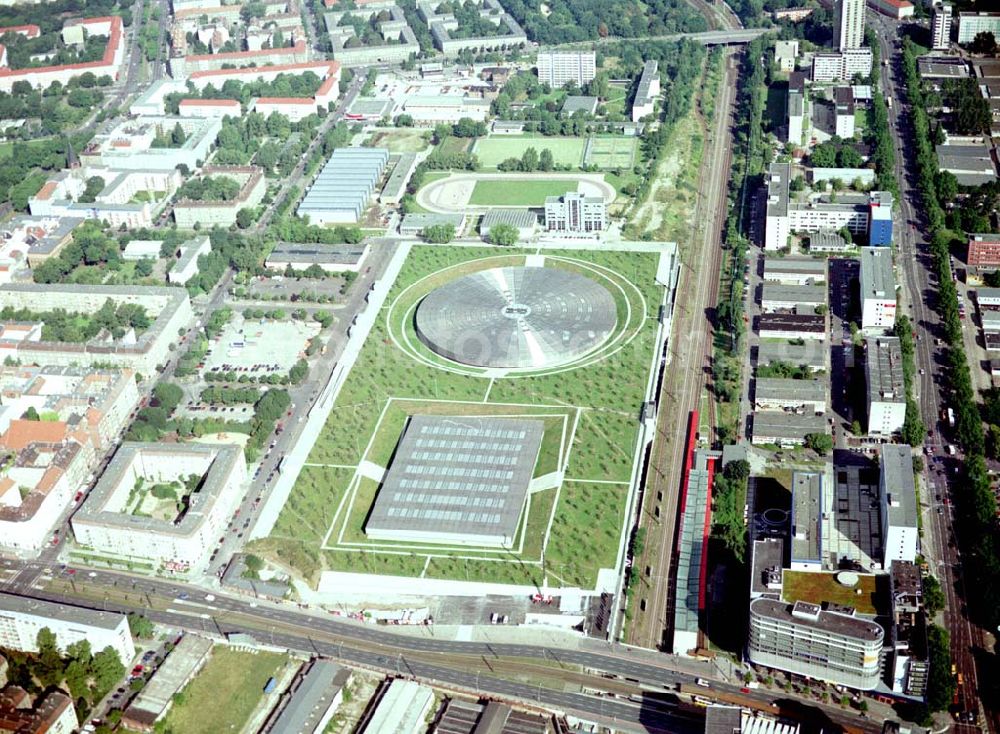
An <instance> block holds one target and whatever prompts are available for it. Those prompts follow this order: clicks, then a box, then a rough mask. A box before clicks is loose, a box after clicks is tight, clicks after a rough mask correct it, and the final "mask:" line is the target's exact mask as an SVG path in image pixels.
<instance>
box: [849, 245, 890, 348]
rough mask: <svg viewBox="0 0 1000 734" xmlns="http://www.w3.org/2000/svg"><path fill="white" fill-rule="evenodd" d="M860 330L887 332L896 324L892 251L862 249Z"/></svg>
mask: <svg viewBox="0 0 1000 734" xmlns="http://www.w3.org/2000/svg"><path fill="white" fill-rule="evenodd" d="M858 256H859V258H860V260H861V278H860V280H861V330H862V331H867V332H871V331H885V330H887V329H891V328H892V327H893V326H894V325H895V324H896V278H895V275H894V274H893V270H892V249H891V248H889V247H862V248H861V250H860V252H859V253H858Z"/></svg>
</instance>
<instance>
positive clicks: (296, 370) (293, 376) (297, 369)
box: [288, 359, 309, 385]
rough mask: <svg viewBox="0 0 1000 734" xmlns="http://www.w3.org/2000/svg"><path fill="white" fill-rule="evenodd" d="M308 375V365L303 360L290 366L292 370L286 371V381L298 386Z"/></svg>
mask: <svg viewBox="0 0 1000 734" xmlns="http://www.w3.org/2000/svg"><path fill="white" fill-rule="evenodd" d="M308 374H309V363H308V362H306V361H305V360H304V359H300V360H298V361H297V362H296V363H295V364H293V365H292V368H291V369H290V370H288V381H289V382H291V383H292V384H293V385H298V384H299V383H300V382H302V381H303V380H304V379H306V376H307V375H308Z"/></svg>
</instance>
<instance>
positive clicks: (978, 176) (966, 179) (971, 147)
mask: <svg viewBox="0 0 1000 734" xmlns="http://www.w3.org/2000/svg"><path fill="white" fill-rule="evenodd" d="M937 157H938V169H940V170H942V171H948V172H950V173H952V174H954V175H955V179H956V180H957V181H958V183H959V184H960V185H962V186H981V185H982V184H987V183H991V182H993V181H995V180H996V178H997V169H996V163H995V162H994V160H993V145H992V143H991V142H989V140H988V139H987V140H983V141H963V142H947V143H945V144H944V145H939V146H938V147H937Z"/></svg>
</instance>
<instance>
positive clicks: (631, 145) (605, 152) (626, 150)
mask: <svg viewBox="0 0 1000 734" xmlns="http://www.w3.org/2000/svg"><path fill="white" fill-rule="evenodd" d="M638 144H639V139H638V138H624V137H599V138H598V137H595V138H592V139H591V142H590V150H588V151H587V160H586V163H587V165H588V166H589V165H596V166H597V167H599V168H605V169H607V168H631V167H632V164H633V163H634V162H635V151H636V148H637V147H638Z"/></svg>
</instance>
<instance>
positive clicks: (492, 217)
mask: <svg viewBox="0 0 1000 734" xmlns="http://www.w3.org/2000/svg"><path fill="white" fill-rule="evenodd" d="M495 224H509V225H511V226H512V227H517V228H518V229H528V228H529V227H534V226H535V225H537V224H538V215H536V214H535V213H534V212H533V211H531V210H530V209H490V210H489V211H488V212H486V214H484V215H483V218H482V219H481V220H480V222H479V231H480V232H489V231H490V227H492V226H493V225H495Z"/></svg>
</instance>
